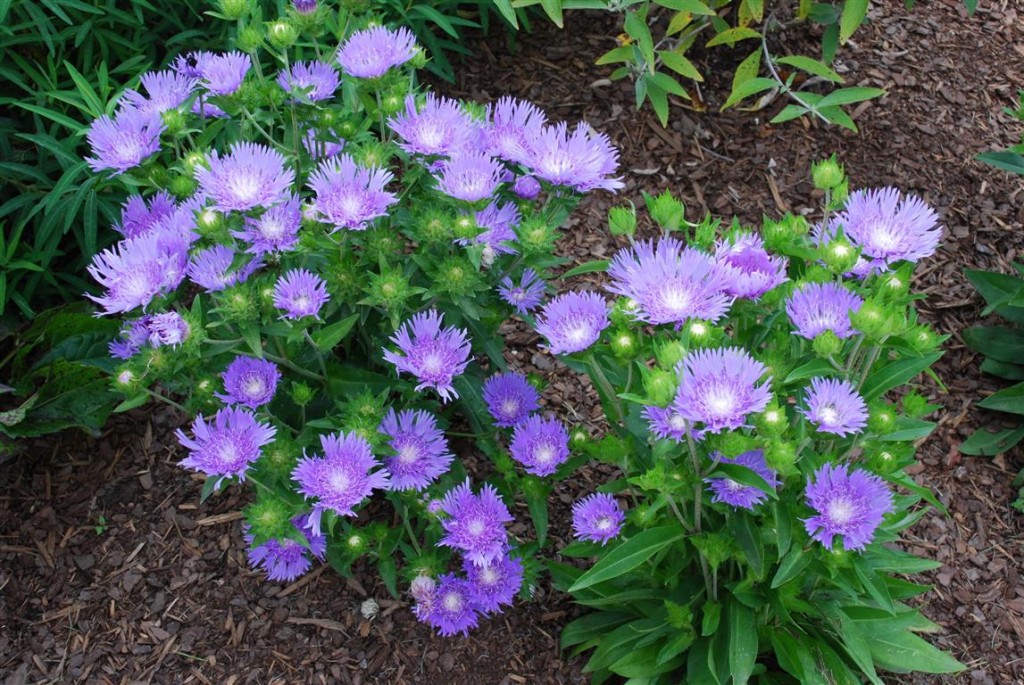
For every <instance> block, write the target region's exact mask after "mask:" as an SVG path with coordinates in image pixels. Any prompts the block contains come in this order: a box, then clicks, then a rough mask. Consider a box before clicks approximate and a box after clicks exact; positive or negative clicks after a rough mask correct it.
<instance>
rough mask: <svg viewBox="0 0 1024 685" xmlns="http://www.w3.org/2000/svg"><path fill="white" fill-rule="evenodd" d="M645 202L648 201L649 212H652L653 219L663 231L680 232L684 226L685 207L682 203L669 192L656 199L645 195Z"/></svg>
mask: <svg viewBox="0 0 1024 685" xmlns="http://www.w3.org/2000/svg"><path fill="white" fill-rule="evenodd" d="M644 200H646V201H647V211H648V212H650V214H651V218H652V219H654V221H655V223H657V224H658V226H660V227H661V228H662V229H663V230H666V231H678V230H679V227H680V226H682V225H683V221H684V214H685V207H684V206H683V203H682V202H680V201H679V200H677V199H675V198H674V197H672V193H670V192H669V191H667V190H666V191H665V192H663V193H662V194H661V195H658V196H656V197H655V196H653V195H648V194H647V193H644Z"/></svg>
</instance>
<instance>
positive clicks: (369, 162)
mask: <svg viewBox="0 0 1024 685" xmlns="http://www.w3.org/2000/svg"><path fill="white" fill-rule="evenodd" d="M345 150H346V152H347V151H348V148H347V147H346V148H345ZM393 155H394V148H392V147H391V146H390V145H387V144H386V143H382V142H377V141H374V142H372V143H366V144H364V145H362V146H361V147H360V148H359V149H358V150H356V151H355V152H353V153H352V158H353V159H354V160H355V161H356V163H357V164H359V165H360V166H375V167H380V168H382V169H386V168H387V166H388V164H390V162H391V157H392V156H393Z"/></svg>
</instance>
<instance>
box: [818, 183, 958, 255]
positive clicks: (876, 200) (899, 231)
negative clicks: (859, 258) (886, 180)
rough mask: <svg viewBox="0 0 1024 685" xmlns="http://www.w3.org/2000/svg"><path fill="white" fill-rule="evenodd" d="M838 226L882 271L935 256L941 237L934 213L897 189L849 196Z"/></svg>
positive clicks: (861, 191) (861, 192)
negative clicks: (894, 264)
mask: <svg viewBox="0 0 1024 685" xmlns="http://www.w3.org/2000/svg"><path fill="white" fill-rule="evenodd" d="M836 223H837V224H840V225H842V227H843V233H844V235H845V236H846V237H847V238H848V239H849V240H850V242H851V243H852V244H853V245H854V247H859V248H860V249H861V253H862V254H863V255H864V256H865V257H867V258H869V259H870V260H871V264H872V266H873V267H875V268H878V269H879V270H882V271H886V270H888V267H889V266H890V265H891V264H893V263H895V262H899V261H909V262H916V261H918V260H920V259H924V258H925V257H929V256H931V255H933V254H935V250H936V249H937V248H938V246H939V239H940V238H941V237H942V229H941V228H940V227H939V217H938V215H937V214H936V213H935V210H933V209H932V208H931V207H929V206H928V205H927V204H926V203H925V202H924V201H923V200H921V199H920V198H918V197H915V196H913V195H907V196H904V195H903V194H902V193H900V191H899V190H898V189H896V188H879V189H875V190H858V191H856V192H853V193H850V197H849V198H848V199H847V200H846V206H845V207H844V208H843V211H842V212H840V213H839V214H838V215H837V216H836Z"/></svg>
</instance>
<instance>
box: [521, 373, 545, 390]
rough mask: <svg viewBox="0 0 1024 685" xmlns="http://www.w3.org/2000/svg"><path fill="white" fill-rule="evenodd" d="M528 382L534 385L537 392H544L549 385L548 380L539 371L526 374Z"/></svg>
mask: <svg viewBox="0 0 1024 685" xmlns="http://www.w3.org/2000/svg"><path fill="white" fill-rule="evenodd" d="M526 382H527V383H529V384H530V385H532V386H533V387H534V389H535V390H536V391H537V392H544V388H546V387H547V385H548V383H547V381H546V380H544V377H543V376H541V375H540V374H539V373H528V374H526Z"/></svg>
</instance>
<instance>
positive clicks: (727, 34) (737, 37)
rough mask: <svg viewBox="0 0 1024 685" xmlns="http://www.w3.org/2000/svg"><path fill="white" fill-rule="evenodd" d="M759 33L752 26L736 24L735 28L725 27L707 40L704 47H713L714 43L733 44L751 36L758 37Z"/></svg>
mask: <svg viewBox="0 0 1024 685" xmlns="http://www.w3.org/2000/svg"><path fill="white" fill-rule="evenodd" d="M760 37H761V34H760V33H759V32H757V31H755V30H754V29H752V28H748V27H746V26H737V27H735V28H731V29H726V30H725V31H722V32H721V33H719V34H718V35H717V36H715V37H714V38H712V39H711V40H709V41H708V42H707V43H706V44H705V45H704V47H706V48H713V47H715V46H716V45H727V44H728V45H734V44H735V43H738V42H739V41H741V40H749V39H751V38H760Z"/></svg>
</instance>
